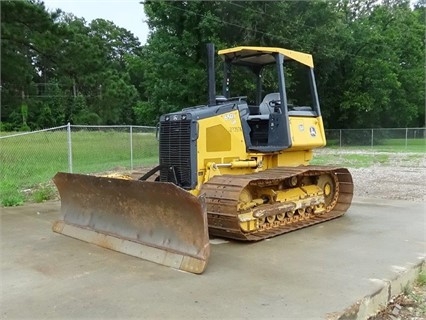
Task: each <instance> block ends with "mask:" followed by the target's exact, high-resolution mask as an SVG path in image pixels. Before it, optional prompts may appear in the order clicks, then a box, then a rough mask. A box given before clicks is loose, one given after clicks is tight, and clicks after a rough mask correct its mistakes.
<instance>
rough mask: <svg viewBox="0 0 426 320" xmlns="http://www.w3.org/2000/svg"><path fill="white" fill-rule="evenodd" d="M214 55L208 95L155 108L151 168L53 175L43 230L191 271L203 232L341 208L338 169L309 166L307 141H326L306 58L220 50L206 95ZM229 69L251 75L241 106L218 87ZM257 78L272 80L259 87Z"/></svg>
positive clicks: (273, 228)
mask: <svg viewBox="0 0 426 320" xmlns="http://www.w3.org/2000/svg"><path fill="white" fill-rule="evenodd" d="M214 54H215V52H214V47H213V46H212V45H210V46H208V56H209V67H208V75H209V99H208V100H209V101H208V104H207V105H202V106H197V107H190V108H185V109H183V110H182V111H180V112H174V113H170V114H165V115H162V116H161V117H160V122H159V127H158V132H157V134H158V139H159V164H158V166H156V167H155V168H153V169H152V170H150V171H149V172H147V173H146V174H145V175H144V176H142V177H140V178H139V179H122V178H114V177H103V176H94V175H81V174H69V173H62V172H59V173H57V174H56V176H55V177H54V182H55V184H56V186H57V188H58V190H59V193H60V197H61V218H60V220H58V221H56V222H55V223H54V225H53V230H54V231H55V232H58V233H62V234H65V235H68V236H71V237H74V238H77V239H80V240H84V241H87V242H90V243H95V244H97V245H99V246H102V247H105V248H109V249H113V250H116V251H119V252H123V253H126V254H130V255H133V256H137V257H140V258H143V259H146V260H150V261H153V262H156V263H159V264H162V265H166V266H170V267H173V268H176V269H181V270H184V271H188V272H192V273H202V272H203V271H204V270H205V268H206V265H207V262H208V258H209V254H210V245H209V239H210V238H209V237H221V238H231V239H236V240H240V241H258V240H262V239H266V238H270V237H273V236H276V235H280V234H283V233H286V232H290V231H293V230H296V229H300V228H304V227H307V226H311V225H314V224H317V223H321V222H324V221H327V220H331V219H334V218H336V217H339V216H341V215H343V214H344V213H345V212H346V211H347V209H348V208H349V206H350V204H351V201H352V196H353V183H352V176H351V174H350V173H349V171H348V170H347V169H345V168H340V167H326V166H311V165H309V162H310V161H311V160H312V157H313V149H314V148H318V147H323V146H325V144H326V139H325V133H324V127H323V121H322V117H321V110H320V104H319V101H318V94H317V89H316V84H315V77H314V65H313V59H312V56H311V55H310V54H306V53H302V52H297V51H293V50H287V49H282V48H273V47H251V46H241V47H235V48H231V49H225V50H220V51H219V52H218V55H219V56H220V57H221V58H222V59H223V65H224V72H223V74H224V76H223V78H224V79H223V95H222V96H216V93H215V88H214V87H215V77H214V73H215V71H214V70H215V67H214ZM290 65H296V66H298V67H301V68H299V69H300V70H302V71H303V72H302V73H300V72H299V71H298V72H296V71H291V70H293V69H290ZM240 68H243V69H244V70H248V71H249V73H251V74H253V75H254V78H255V79H256V81H254V82H255V83H254V84H253V88H256V90H255V91H256V92H255V96H254V97H252V98H251V99H252V100H253V101H254V102H253V103H248V101H249V100H250V99H248V98H247V97H246V96H237V97H231V95H230V88H231V83H232V80H233V79H232V78H231V74H232V72H233V70H234V69H240ZM264 74H265V77H263V75H264ZM300 74H303V75H304V77H302V76H299V75H300ZM266 75H269V76H270V77H269V78H271V75H272V76H273V77H274V79H275V80H276V83H275V85H276V87H275V88H274V89H272V91H271V92H265V89H264V87H266V86H269V87H271V83H270V82H271V81H269V82H268V83H267V85H264V83H263V82H264V78H265V79H266V78H267V77H266ZM287 77H290V78H291V79H292V82H293V83H296V84H297V85H298V86H301V87H304V88H308V93H307V94H306V96H304V97H302V98H300V95H299V98H298V99H292V100H290V98H289V95H292V94H293V93H294V90H293V86H291V87H290V86H289V85H288V84H286V80H287ZM300 79H305V81H302V80H300ZM303 98H306V99H303ZM299 101H300V102H299ZM306 101H308V102H306ZM290 102H291V103H290ZM153 175H157V178H156V179H155V181H147V180H148V179H149V178H150V177H151V176H153ZM150 180H152V179H150Z"/></svg>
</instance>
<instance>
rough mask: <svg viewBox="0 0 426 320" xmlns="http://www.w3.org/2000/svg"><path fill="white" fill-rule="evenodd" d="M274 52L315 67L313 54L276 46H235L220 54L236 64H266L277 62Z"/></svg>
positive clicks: (221, 51)
mask: <svg viewBox="0 0 426 320" xmlns="http://www.w3.org/2000/svg"><path fill="white" fill-rule="evenodd" d="M274 53H281V54H282V55H284V61H285V60H294V61H297V62H299V63H301V64H304V65H306V66H308V67H311V68H313V67H314V62H313V59H312V55H310V54H308V53H303V52H298V51H293V50H288V49H283V48H274V47H235V48H231V49H224V50H219V52H218V54H219V55H220V56H222V57H223V58H225V57H226V58H227V59H230V60H231V61H232V62H233V63H235V64H241V65H248V66H250V65H251V66H256V65H257V66H264V65H267V64H271V63H275V58H274V56H273V54H274Z"/></svg>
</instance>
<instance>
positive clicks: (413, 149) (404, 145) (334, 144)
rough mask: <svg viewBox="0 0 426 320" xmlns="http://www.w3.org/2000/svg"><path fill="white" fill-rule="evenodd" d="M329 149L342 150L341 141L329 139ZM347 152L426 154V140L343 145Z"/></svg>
mask: <svg viewBox="0 0 426 320" xmlns="http://www.w3.org/2000/svg"><path fill="white" fill-rule="evenodd" d="M327 147H328V148H333V149H340V146H339V140H336V139H328V140H327ZM342 148H344V149H345V150H346V149H347V150H365V151H376V152H410V153H426V139H407V141H406V140H405V139H386V140H382V141H380V144H376V145H373V146H366V145H362V146H356V145H351V146H347V145H344V144H343V145H342Z"/></svg>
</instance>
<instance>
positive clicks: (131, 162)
mask: <svg viewBox="0 0 426 320" xmlns="http://www.w3.org/2000/svg"><path fill="white" fill-rule="evenodd" d="M130 170H133V127H132V126H130Z"/></svg>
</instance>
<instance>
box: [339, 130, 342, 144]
mask: <svg viewBox="0 0 426 320" xmlns="http://www.w3.org/2000/svg"><path fill="white" fill-rule="evenodd" d="M339 146H340V148H341V147H342V129H340V130H339Z"/></svg>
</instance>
